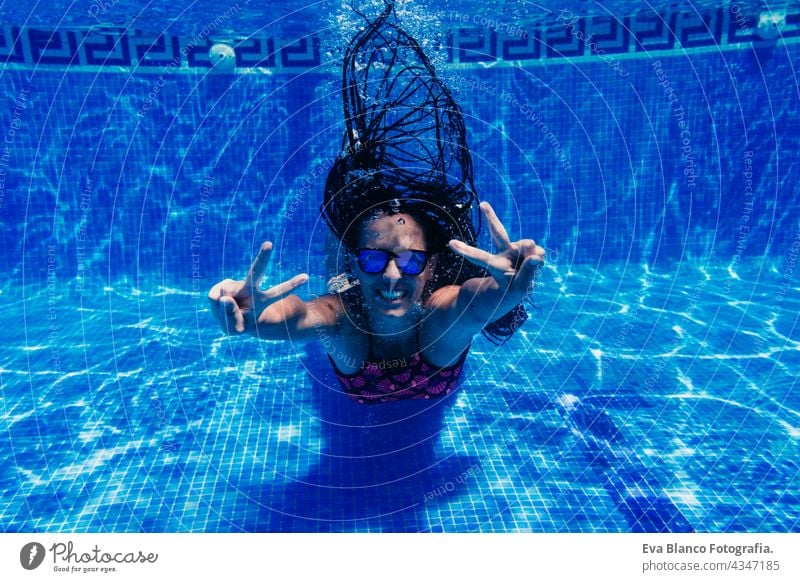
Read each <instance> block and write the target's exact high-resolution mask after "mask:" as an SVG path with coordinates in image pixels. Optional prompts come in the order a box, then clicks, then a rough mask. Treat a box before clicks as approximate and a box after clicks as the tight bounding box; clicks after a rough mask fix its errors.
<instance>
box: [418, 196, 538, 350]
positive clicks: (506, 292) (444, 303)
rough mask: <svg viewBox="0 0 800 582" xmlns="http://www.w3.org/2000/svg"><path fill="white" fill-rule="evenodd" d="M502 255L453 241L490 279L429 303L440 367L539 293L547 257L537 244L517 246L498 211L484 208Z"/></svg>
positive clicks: (439, 294) (442, 292)
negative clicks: (535, 286)
mask: <svg viewBox="0 0 800 582" xmlns="http://www.w3.org/2000/svg"><path fill="white" fill-rule="evenodd" d="M481 210H482V211H483V214H484V216H485V217H486V221H487V223H488V224H489V230H490V231H491V234H492V240H493V241H494V244H495V247H496V248H497V253H496V254H491V253H489V252H487V251H484V250H481V249H478V248H475V247H471V246H469V245H467V244H465V243H463V242H461V241H457V240H452V241H450V248H451V249H452V250H453V252H455V253H457V254H459V255H461V256H462V257H464V258H466V259H467V260H469V261H470V262H472V263H475V264H476V265H478V266H481V267H484V268H486V269H487V271H488V272H489V274H490V275H491V276H490V277H483V278H480V277H479V278H474V279H469V280H467V281H465V282H464V283H462V284H461V285H450V286H447V287H442V288H441V289H437V290H436V291H435V292H434V293H433V294H432V295H431V297H430V299H429V300H428V303H427V306H428V307H429V308H431V309H432V314H431V317H430V318H429V323H428V325H427V326H426V327H427V329H424V330H423V331H424V337H425V339H427V340H428V342H429V343H436V344H438V345H437V349H436V351H437V352H438V353H440V354H442V358H441V359H440V358H437V359H440V361H439V362H436V363H442V362H443V361H452V360H453V359H455V358H457V357H458V355H459V354H460V353H461V352H463V351H464V349H466V347H467V345H469V342H470V341H472V338H473V337H474V336H475V335H477V334H478V333H480V331H481V330H482V329H483V328H484V327H486V326H487V325H488V324H490V323H491V322H493V321H496V320H498V319H500V318H501V317H503V316H504V315H506V314H507V313H508V312H509V311H511V310H512V309H514V307H516V306H517V305H519V304H520V303H521V302H522V301H523V300H524V299H525V297H526V296H527V295H529V294H530V293H531V292H532V291H533V283H534V281H535V279H536V275H537V273H538V272H539V269H540V268H541V266H542V265H543V264H544V259H545V251H544V249H543V248H542V247H540V246H538V245H537V244H536V243H535V242H534V241H533V240H530V239H523V240H520V241H517V242H513V243H512V242H511V240H510V239H509V238H508V233H507V232H506V229H505V227H504V226H503V224H502V223H501V222H500V220H499V219H498V218H497V215H496V214H495V213H494V210H493V209H492V207H491V206H490V205H489V204H488V203H487V202H483V203H481Z"/></svg>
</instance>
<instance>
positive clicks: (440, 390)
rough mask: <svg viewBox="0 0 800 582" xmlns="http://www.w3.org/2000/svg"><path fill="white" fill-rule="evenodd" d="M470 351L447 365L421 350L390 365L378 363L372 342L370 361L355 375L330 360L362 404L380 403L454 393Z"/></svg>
mask: <svg viewBox="0 0 800 582" xmlns="http://www.w3.org/2000/svg"><path fill="white" fill-rule="evenodd" d="M417 346H419V341H417ZM467 352H469V348H467V349H466V350H464V353H463V354H461V356H460V357H459V358H458V361H457V362H456V363H455V364H453V365H452V366H449V367H446V368H440V367H438V366H434V365H433V364H431V363H430V362H428V361H427V360H426V359H425V358H424V357H423V356H422V354H420V353H419V352H417V353H416V354H414V355H413V356H411V357H410V358H408V361H407V362H406V361H405V360H403V361H402V362H403V363H404V364H405V365H403V366H395V365H393V366H391V367H387V366H386V361H385V360H384V361H381V362H378V361H376V360H375V359H374V358H373V357H372V346H371V344H370V352H369V358H368V361H367V362H365V363H364V365H363V367H362V368H361V369H360V370H356V371H355V372H353V373H352V374H345V373H343V372H340V371H339V369H338V368H337V367H336V363H335V362H334V361H333V358H331V357H330V355H329V356H328V359H329V360H330V361H331V365H332V366H333V371H334V372H335V374H336V377H337V378H338V379H339V382H340V383H341V384H342V386H343V387H344V392H345V394H347V395H348V396H349V397H350V398H351V399H352V400H355V401H356V402H359V403H360V404H378V403H380V402H393V401H396V400H421V399H431V398H439V397H441V396H444V395H446V394H450V392H452V391H454V390H456V389H457V388H458V386H459V385H460V380H461V378H460V376H461V370H462V368H463V366H464V360H465V359H466V357H467ZM397 361H398V360H395V362H397ZM382 364H383V365H382Z"/></svg>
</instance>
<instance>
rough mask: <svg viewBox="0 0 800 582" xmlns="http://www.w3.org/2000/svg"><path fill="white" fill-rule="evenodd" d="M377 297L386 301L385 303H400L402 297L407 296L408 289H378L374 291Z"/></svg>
mask: <svg viewBox="0 0 800 582" xmlns="http://www.w3.org/2000/svg"><path fill="white" fill-rule="evenodd" d="M376 294H377V295H378V297H380V298H381V299H382V300H384V301H386V302H387V303H393V304H394V303H401V302H402V301H403V299H405V298H406V297H407V296H408V291H406V290H405V289H395V290H393V291H387V290H386V289H378V290H377V291H376Z"/></svg>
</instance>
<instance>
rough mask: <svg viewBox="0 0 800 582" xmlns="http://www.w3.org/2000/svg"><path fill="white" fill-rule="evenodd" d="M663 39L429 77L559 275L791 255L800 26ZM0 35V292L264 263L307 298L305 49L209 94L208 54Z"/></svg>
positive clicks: (175, 282)
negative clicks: (770, 32)
mask: <svg viewBox="0 0 800 582" xmlns="http://www.w3.org/2000/svg"><path fill="white" fill-rule="evenodd" d="M679 16H680V15H678V16H675V15H665V16H664V19H663V20H662V21H661V22H659V21H658V20H655V21H653V20H652V18H651V21H652V22H655V24H657V25H659V26H656V27H655V28H653V27H652V26H651V27H650V29H647V27H646V26H647V22H646V21H645V20H642V19H643V18H644V17H639V20H638V21H637V20H635V18H634V19H633V20H631V18H626V19H619V20H616V19H605V20H603V19H597V18H594V19H590V18H584V19H579V20H575V19H572V20H568V19H567V18H564V21H563V23H560V24H559V26H558V27H556V28H553V27H552V26H551V27H550V28H548V29H546V30H544V31H541V30H536V31H532V32H530V34H528V33H527V32H525V31H523V32H519V31H506V32H509V33H511V32H513V36H506V37H503V36H502V35H498V34H497V33H496V32H495V31H491V30H488V29H485V28H484V29H481V28H480V27H478V28H471V29H460V30H459V29H457V30H456V31H455V32H453V31H451V32H450V33H449V34H447V35H446V36H445V39H446V40H447V41H448V42H451V43H453V44H452V45H444V46H443V47H442V48H440V51H439V52H440V53H442V54H444V55H445V56H444V57H443V59H444V60H445V61H447V62H446V64H444V65H443V66H441V67H440V68H441V70H440V74H441V76H442V77H443V78H445V79H446V81H447V83H448V84H449V86H450V87H451V88H452V89H453V91H454V93H455V94H456V96H457V100H458V102H459V103H460V105H461V107H462V109H463V111H464V116H465V120H466V123H467V127H468V140H469V144H470V145H471V147H472V151H473V157H474V160H475V166H476V184H477V187H478V190H479V195H480V197H481V198H483V199H486V200H489V201H490V202H491V203H492V204H494V205H495V207H496V208H497V210H498V213H499V214H500V217H501V219H503V220H504V221H505V222H506V224H508V225H509V227H510V230H511V231H512V236H513V237H523V236H524V237H533V238H536V239H537V241H539V242H541V243H543V244H544V245H545V246H547V247H548V249H549V250H550V256H551V259H553V260H557V261H561V262H562V264H565V262H566V264H571V263H589V264H598V265H599V264H601V263H604V262H609V261H614V262H617V261H623V262H633V263H636V264H647V265H649V267H650V268H653V269H659V268H663V269H664V270H671V269H673V268H674V265H675V264H676V263H679V262H680V261H683V260H689V259H690V260H692V261H693V262H699V263H701V264H702V263H706V262H709V261H714V262H720V261H721V262H722V263H725V264H730V266H731V268H732V269H733V270H734V271H735V269H736V267H737V266H738V265H739V264H740V263H741V262H742V261H750V260H760V259H762V258H767V259H772V258H777V257H781V256H783V255H785V253H786V252H787V250H788V249H789V248H790V246H791V244H792V241H793V239H794V238H795V235H796V234H797V232H796V231H797V221H796V216H795V214H793V212H792V209H795V210H796V209H797V207H798V204H800V200H799V198H800V193H799V191H798V189H797V188H796V187H795V185H796V184H797V183H798V178H800V167H798V162H797V160H796V159H795V158H796V156H794V155H793V152H796V151H797V148H798V140H800V137H798V136H800V128H799V127H798V119H800V117H798V115H797V113H798V103H799V99H798V83H797V74H796V71H795V68H794V62H797V59H798V53H799V52H800V47H799V46H798V45H797V44H794V43H795V40H796V39H797V38H798V36H797V34H798V33H799V32H800V26H798V14H789V15H788V16H787V23H788V26H787V28H786V29H785V30H784V33H785V34H784V38H782V39H779V40H778V42H774V43H768V42H762V41H758V39H757V37H756V36H755V35H754V34H753V28H752V26H753V25H754V24H755V22H754V18H755V17H754V16H752V15H749V16H748V17H747V18H748V19H746V20H742V19H739V21H737V20H736V19H735V18H734V14H732V13H731V12H729V11H717V12H714V13H712V14H710V15H706V16H707V17H705V20H703V18H699V20H697V19H695V21H691V20H688V18H689V16H685V17H684V16H680V17H679ZM652 22H651V24H652ZM698 22H699V24H698ZM609 23H610V24H611V25H613V26H611V28H608V26H609ZM592 27H595V28H596V29H597V30H601V31H604V32H605V34H604V35H603V34H597V31H595V33H594V36H593V37H591V38H597V39H600V40H598V41H597V42H594V41H592V40H591V39H589V36H588V35H589V34H590V33H592V30H591V28H592ZM603 27H605V28H603ZM637 27H638V28H637ZM609 30H610V31H611V32H610V33H609ZM523 33H524V34H523ZM701 33H703V34H705V36H703V34H701ZM3 34H4V36H3V40H4V46H5V49H4V50H5V51H6V59H7V67H6V68H5V70H4V71H3V72H2V75H0V94H3V95H4V101H5V102H6V107H5V111H4V112H3V113H4V115H3V117H4V120H3V126H2V128H0V129H2V130H3V131H4V133H5V136H4V138H5V144H4V146H5V149H4V150H3V157H2V165H3V167H2V169H3V171H4V174H3V178H4V180H3V190H2V199H1V200H0V202H1V203H2V210H3V212H2V214H0V220H2V223H3V228H2V229H0V244H1V245H2V246H3V248H4V249H7V250H8V252H5V253H3V254H2V255H0V269H3V271H4V272H6V273H9V274H10V275H11V276H10V278H7V279H6V282H5V283H4V285H14V284H18V283H20V282H31V281H36V280H44V279H45V278H46V277H48V276H49V277H51V278H52V277H54V278H56V279H57V280H59V281H62V282H67V281H69V282H71V283H72V286H71V287H70V288H71V289H77V290H78V291H80V290H83V289H90V288H93V287H96V286H104V285H108V284H113V283H115V282H117V281H123V282H125V283H126V284H130V285H133V286H138V279H139V278H140V277H141V276H142V275H145V274H146V275H147V276H148V278H149V277H150V276H151V275H153V274H156V275H158V276H159V277H160V278H161V281H162V282H163V284H164V285H167V286H177V287H186V286H187V284H188V282H189V281H191V284H192V289H193V290H194V291H200V290H205V289H206V288H207V287H208V286H209V285H210V284H211V283H213V282H214V281H216V280H219V279H220V278H222V277H224V276H237V275H238V274H239V273H240V272H241V270H242V269H243V268H244V266H245V265H246V264H247V262H248V261H249V258H250V257H251V256H252V252H253V249H254V248H255V247H256V245H257V244H258V243H259V242H260V241H261V240H264V239H272V240H274V241H275V242H276V245H277V247H278V254H277V256H278V260H277V261H275V266H276V268H279V269H280V270H281V273H282V274H283V271H284V270H285V271H286V274H289V273H293V272H297V271H299V270H302V271H308V272H311V273H314V274H322V272H323V269H322V268H321V263H320V262H319V261H318V260H317V259H316V257H319V256H320V255H321V254H322V253H324V250H325V239H326V229H325V227H324V225H323V224H322V223H321V222H320V221H319V212H318V209H319V203H320V200H321V192H322V188H323V185H324V181H325V175H326V172H327V168H328V167H329V166H330V164H331V163H332V159H333V157H334V156H335V155H336V154H337V151H338V146H339V143H340V139H341V132H342V117H341V116H342V113H341V105H340V100H339V95H338V91H339V74H338V70H337V69H336V67H335V66H334V64H333V63H332V61H330V60H326V53H322V54H321V53H320V46H319V41H318V39H316V38H314V39H310V40H308V39H303V40H302V41H294V42H295V44H294V45H287V46H280V45H276V44H275V43H274V42H273V43H272V44H270V43H269V42H268V40H269V39H267V40H265V41H264V42H263V43H261V44H258V43H256V42H255V41H254V40H253V39H250V40H248V41H241V42H240V47H239V48H240V49H241V51H240V52H241V54H240V57H239V58H240V63H239V64H240V67H241V69H240V73H237V74H235V75H218V74H210V73H209V69H208V66H209V65H208V61H207V58H206V57H205V53H204V52H203V51H204V50H206V44H207V43H208V42H210V41H208V39H204V40H203V43H200V45H199V48H198V47H197V46H189V50H186V47H187V41H186V40H185V39H184V40H180V39H178V38H177V37H171V38H159V39H156V41H153V44H152V45H151V46H150V47H149V48H148V50H144V49H142V46H144V45H143V44H142V43H141V42H139V43H138V44H137V43H136V42H135V39H130V38H125V39H123V38H122V37H120V36H119V34H122V36H123V37H124V36H125V34H126V33H124V32H123V33H119V34H118V36H117V37H114V33H106V34H105V36H103V35H101V38H106V41H105V44H103V43H100V42H99V41H98V40H97V36H96V35H95V36H91V35H87V34H86V33H85V31H84V32H83V33H80V32H75V31H59V32H57V33H56V34H52V33H51V34H50V36H49V37H48V36H47V35H45V34H44V33H42V31H34V30H30V29H19V28H11V27H5V28H4V33H3ZM131 36H135V35H132V34H131ZM114 38H116V44H114V43H112V41H113V39H114ZM586 39H589V42H587V41H586ZM698 39H699V40H698ZM123 40H125V42H127V43H129V45H130V46H129V48H130V50H127V51H123V50H120V49H119V48H118V46H122V45H120V44H119V43H121V42H122V41H123ZM56 41H58V43H56ZM298 42H299V44H298ZM593 42H594V44H593ZM598 42H599V43H600V44H599V45H598V44H597V43H598ZM189 45H191V42H189ZM256 45H257V49H258V50H256V49H255V48H253V47H254V46H256ZM126 46H127V45H126ZM110 47H113V49H112V48H110ZM137 47H138V48H137ZM181 47H183V48H181ZM598 47H606V48H605V49H603V52H602V53H601V52H600V50H601V49H600V48H598ZM200 49H202V50H200ZM270 49H271V51H272V52H270ZM159 51H160V52H159ZM259 51H260V52H259ZM526 51H527V52H526ZM171 55H176V56H175V58H176V59H178V60H177V61H174V60H170V58H169V57H170V56H171ZM137 58H138V60H137ZM204 58H205V59H206V60H204ZM115 59H116V60H115ZM125 59H127V61H126V60H125ZM181 59H182V60H181ZM248 59H249V60H248ZM177 62H180V65H179V66H177V65H175V64H174V63H177ZM108 63H111V64H108ZM126 63H128V64H130V65H131V66H127V67H126V66H124V65H125V64H126ZM170 63H173V65H172V66H171V65H170ZM112 65H113V66H112ZM247 73H249V74H247ZM483 243H484V244H488V238H486V237H484V239H483ZM277 276H282V275H277Z"/></svg>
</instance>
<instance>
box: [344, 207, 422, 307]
mask: <svg viewBox="0 0 800 582" xmlns="http://www.w3.org/2000/svg"><path fill="white" fill-rule="evenodd" d="M358 243H359V244H358V247H359V248H362V249H378V250H382V251H389V252H392V253H400V252H402V251H406V250H418V251H426V250H428V247H427V245H426V244H425V233H424V232H423V230H422V227H421V226H420V224H419V223H418V222H417V221H416V220H414V218H412V217H411V216H409V215H408V214H403V213H397V214H386V213H383V212H381V213H379V214H377V215H375V216H373V217H370V218H368V219H367V220H366V221H365V222H364V223H363V224H362V226H361V236H360V238H359V241H358ZM355 263H356V265H357V264H358V261H355ZM434 267H435V257H432V256H430V257H429V258H428V264H427V265H426V267H425V269H424V270H423V271H422V273H420V274H419V275H404V274H403V273H402V271H400V269H399V268H398V266H397V262H396V260H395V259H394V258H392V259H391V260H390V261H389V263H388V264H387V265H386V268H385V269H384V270H383V271H382V272H380V273H375V274H369V273H365V272H364V271H362V270H361V269H360V268H359V267H358V266H356V269H355V274H356V275H357V276H358V279H359V281H360V285H361V291H362V292H363V294H364V299H365V301H366V307H367V309H368V310H369V311H370V313H372V314H374V315H381V316H384V317H388V318H401V317H403V316H405V315H406V314H407V313H408V311H409V310H410V309H411V307H413V306H414V305H415V304H416V303H418V302H419V301H420V298H421V297H422V290H423V289H424V288H425V283H427V282H428V280H429V279H430V278H431V276H432V275H433V269H434Z"/></svg>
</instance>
